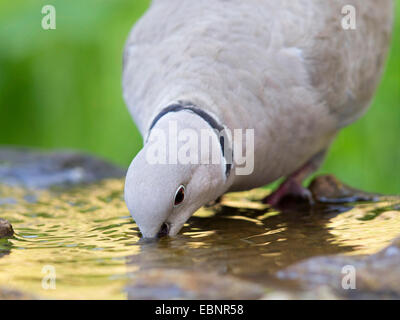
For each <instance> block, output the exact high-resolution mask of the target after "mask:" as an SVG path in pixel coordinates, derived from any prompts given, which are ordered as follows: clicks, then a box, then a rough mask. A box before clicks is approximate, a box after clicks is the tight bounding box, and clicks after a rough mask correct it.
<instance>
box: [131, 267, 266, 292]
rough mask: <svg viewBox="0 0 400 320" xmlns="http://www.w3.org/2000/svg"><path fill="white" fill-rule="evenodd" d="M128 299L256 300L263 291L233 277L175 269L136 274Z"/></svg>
mask: <svg viewBox="0 0 400 320" xmlns="http://www.w3.org/2000/svg"><path fill="white" fill-rule="evenodd" d="M126 291H127V292H128V299H131V300H136V299H155V300H158V299H168V300H173V299H196V300H198V299H205V300H213V299H226V300H229V299H259V298H261V297H262V295H263V294H264V292H265V290H264V289H263V287H262V286H259V285H257V284H254V283H251V282H247V281H244V280H240V279H238V278H236V277H232V276H227V275H220V274H217V273H213V272H210V273H205V272H198V271H189V270H178V269H152V270H148V271H140V272H136V273H135V274H134V275H133V280H132V281H131V283H130V285H129V286H128V287H127V288H126Z"/></svg>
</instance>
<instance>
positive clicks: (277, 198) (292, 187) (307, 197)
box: [263, 178, 314, 207]
mask: <svg viewBox="0 0 400 320" xmlns="http://www.w3.org/2000/svg"><path fill="white" fill-rule="evenodd" d="M287 198H290V199H296V200H301V201H302V202H306V203H308V204H309V205H313V204H314V200H313V197H312V194H311V192H310V190H308V189H306V188H304V187H303V186H302V185H301V183H299V182H297V181H296V180H295V179H292V178H288V179H287V180H286V181H284V182H283V183H282V184H281V185H280V186H279V188H278V189H277V190H275V191H274V192H272V193H271V194H270V195H268V196H267V197H265V198H264V199H263V203H266V204H269V205H270V206H271V207H277V206H279V205H280V204H281V203H282V201H283V200H284V199H287Z"/></svg>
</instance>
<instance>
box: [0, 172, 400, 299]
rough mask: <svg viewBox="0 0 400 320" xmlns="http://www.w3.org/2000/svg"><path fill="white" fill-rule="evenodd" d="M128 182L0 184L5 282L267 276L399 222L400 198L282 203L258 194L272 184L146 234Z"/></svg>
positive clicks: (56, 293) (115, 288) (70, 289)
mask: <svg viewBox="0 0 400 320" xmlns="http://www.w3.org/2000/svg"><path fill="white" fill-rule="evenodd" d="M122 190H123V180H118V179H110V180H105V181H103V182H101V183H98V184H93V185H90V186H84V187H80V188H75V189H72V190H69V191H63V190H61V189H60V190H51V191H48V190H46V191H29V190H26V189H22V188H17V187H6V186H3V185H0V199H1V203H0V217H2V218H5V219H7V220H9V221H10V222H11V223H12V225H13V227H14V230H15V236H14V237H13V238H11V239H7V240H6V239H3V240H0V285H2V286H7V287H11V288H16V289H20V290H24V291H27V292H30V293H33V294H35V295H37V296H39V297H44V298H56V299H58V298H63V299H72V298H73V299H83V298H87V299H103V298H104V299H123V298H126V297H127V294H126V293H125V290H124V288H125V287H126V286H127V284H128V283H129V280H130V278H131V277H132V275H134V274H135V272H137V271H143V270H150V269H153V268H162V269H165V268H168V269H171V268H172V269H185V270H193V269H194V270H201V271H207V270H210V271H213V272H218V273H220V274H229V275H234V276H238V277H240V278H243V279H246V280H250V281H256V282H257V283H261V284H262V283H268V281H270V280H271V278H272V277H273V275H274V273H275V272H276V271H278V270H279V269H282V268H284V267H286V266H288V265H290V264H292V263H294V262H297V261H299V260H302V259H305V258H308V257H312V256H315V255H326V254H336V253H343V254H370V253H375V252H377V251H379V250H380V249H382V248H383V247H384V246H386V245H387V244H388V243H390V241H391V240H392V239H393V238H395V237H396V236H397V235H398V233H399V230H400V215H399V214H398V211H397V210H399V209H400V200H399V199H398V198H397V199H396V198H386V199H385V200H383V201H381V202H377V203H361V204H346V205H324V206H319V207H318V208H315V209H313V210H308V209H307V210H306V209H304V210H301V209H297V210H293V209H291V210H284V211H276V210H274V209H271V208H269V207H268V206H266V205H263V204H262V203H261V202H260V201H259V200H260V199H262V198H263V197H264V196H265V195H266V194H267V193H268V191H267V190H263V189H257V190H253V191H249V192H243V193H234V194H229V195H226V196H225V197H224V198H223V200H222V203H221V204H220V205H217V206H215V207H213V208H203V209H201V210H199V211H198V212H197V213H196V214H195V216H194V217H193V218H192V219H191V220H190V221H189V222H188V223H187V224H186V225H185V227H184V228H183V230H182V232H181V233H180V235H178V236H177V237H175V238H172V239H171V238H165V239H162V240H160V241H157V242H154V241H143V240H140V233H139V230H138V228H137V226H136V225H135V223H134V222H133V220H132V219H131V217H130V215H129V212H128V210H127V208H126V206H125V204H124V201H123V192H122ZM155 201H157V199H155ZM46 266H51V267H53V268H54V270H55V271H56V289H55V290H52V289H49V290H45V289H44V288H43V287H42V279H43V277H44V276H45V275H46V273H42V272H45V271H46ZM44 267H45V268H44Z"/></svg>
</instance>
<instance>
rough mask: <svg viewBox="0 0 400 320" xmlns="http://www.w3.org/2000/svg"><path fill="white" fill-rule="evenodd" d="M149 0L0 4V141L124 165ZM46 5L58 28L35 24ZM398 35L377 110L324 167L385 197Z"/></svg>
mask: <svg viewBox="0 0 400 320" xmlns="http://www.w3.org/2000/svg"><path fill="white" fill-rule="evenodd" d="M149 2H150V1H149V0H85V1H76V0H68V1H65V0H64V1H61V0H53V1H51V2H49V1H47V0H46V1H44V0H14V1H10V0H9V1H1V2H0V144H14V145H30V146H37V147H43V148H74V149H81V150H86V151H89V152H92V153H95V154H98V155H100V156H103V157H105V158H108V159H110V160H112V161H114V162H116V163H119V164H121V165H125V166H126V165H128V164H129V162H130V161H131V159H132V158H133V156H134V155H135V154H136V152H137V151H138V150H140V148H141V144H142V139H141V137H140V135H139V133H138V131H137V129H136V128H135V126H134V124H133V123H132V120H131V117H130V115H129V113H128V111H127V109H126V107H125V104H124V101H123V99H122V93H121V65H122V50H123V45H124V41H125V40H126V37H127V35H128V33H129V30H130V28H131V26H132V25H133V23H134V22H135V21H136V20H137V19H138V18H139V17H140V16H141V15H142V14H143V12H144V11H145V10H146V8H147V7H148V5H149ZM397 2H398V1H397ZM46 4H52V5H54V6H55V7H56V9H57V29H56V30H52V31H44V30H43V29H42V28H41V19H42V16H43V15H42V14H41V8H42V6H44V5H46ZM396 12H397V16H400V6H397V9H396ZM399 38H400V25H399V19H397V20H396V27H395V33H394V36H393V46H392V50H391V54H390V58H389V63H388V65H387V70H386V73H385V75H384V78H383V81H382V83H381V86H380V88H379V91H378V94H377V96H376V97H375V99H374V103H373V106H372V108H371V110H370V111H369V112H368V114H367V115H366V116H365V117H364V118H363V119H361V120H360V121H359V122H357V123H356V124H355V125H353V126H351V127H349V128H347V129H345V130H343V132H342V133H341V134H340V135H339V137H338V139H337V141H336V142H335V143H334V145H333V147H332V150H331V152H330V155H329V157H328V159H327V161H326V163H325V165H324V167H323V169H322V171H323V172H330V173H334V174H336V175H337V176H338V177H339V178H341V179H343V180H344V181H346V182H348V183H350V184H352V185H354V186H356V187H360V188H363V189H367V190H371V191H379V192H386V193H399V191H400V148H399V141H398V138H399V135H400V90H399V88H400V65H399V64H400V59H399V57H400V42H399V40H398V39H399Z"/></svg>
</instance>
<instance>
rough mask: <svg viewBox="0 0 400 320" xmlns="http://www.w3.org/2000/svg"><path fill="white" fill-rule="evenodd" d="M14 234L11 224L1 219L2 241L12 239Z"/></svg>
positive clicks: (0, 232) (0, 236)
mask: <svg viewBox="0 0 400 320" xmlns="http://www.w3.org/2000/svg"><path fill="white" fill-rule="evenodd" d="M13 234H14V230H13V227H12V225H11V223H10V222H8V221H7V220H5V219H3V218H0V239H1V238H8V237H12V235H13Z"/></svg>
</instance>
